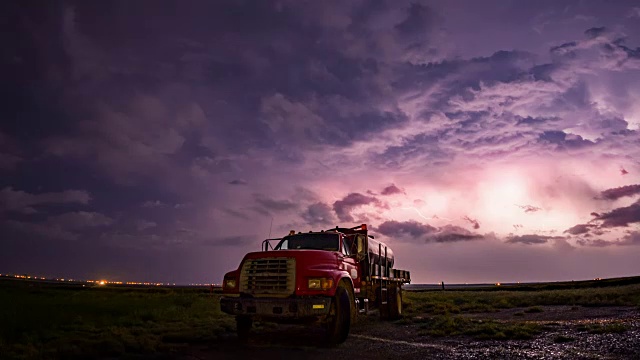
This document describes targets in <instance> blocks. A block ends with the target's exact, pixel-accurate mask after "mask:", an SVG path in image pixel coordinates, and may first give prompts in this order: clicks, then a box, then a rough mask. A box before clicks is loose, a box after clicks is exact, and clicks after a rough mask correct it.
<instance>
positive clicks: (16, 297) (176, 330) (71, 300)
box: [0, 278, 640, 359]
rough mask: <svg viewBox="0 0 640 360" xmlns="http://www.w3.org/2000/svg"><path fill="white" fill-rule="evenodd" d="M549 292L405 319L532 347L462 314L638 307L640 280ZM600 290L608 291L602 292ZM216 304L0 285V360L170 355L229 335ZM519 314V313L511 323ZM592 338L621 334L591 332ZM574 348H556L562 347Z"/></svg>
mask: <svg viewBox="0 0 640 360" xmlns="http://www.w3.org/2000/svg"><path fill="white" fill-rule="evenodd" d="M573 285H574V286H572V287H564V288H559V289H555V288H554V289H549V288H545V287H544V286H541V287H538V288H535V289H524V290H523V289H512V290H508V289H501V291H427V292H406V293H405V297H404V301H403V303H404V304H405V317H404V318H403V319H401V320H399V321H397V322H398V323H399V324H413V325H415V326H416V327H417V328H418V329H419V330H418V331H420V332H421V333H422V334H424V335H428V336H458V335H461V336H471V337H474V338H478V339H498V340H499V339H528V338H531V337H533V336H536V335H537V334H539V333H540V332H542V331H544V328H543V326H541V325H537V324H532V323H528V322H517V321H515V322H509V323H503V322H497V321H490V320H489V321H480V320H477V319H473V318H470V317H468V316H465V315H467V314H474V313H481V312H482V313H484V312H496V311H500V310H502V309H510V308H523V311H522V312H521V313H519V314H520V315H522V316H525V315H528V314H534V313H537V312H542V311H544V310H543V309H542V308H541V306H548V305H571V306H594V307H604V306H637V307H640V278H635V280H634V281H631V282H629V281H628V280H624V281H619V282H615V281H610V282H604V281H603V282H598V287H593V286H591V287H585V286H582V285H579V284H573ZM603 285H606V286H603ZM219 298H220V295H217V294H210V293H209V291H208V290H203V289H179V288H139V289H132V288H116V287H114V288H109V287H85V288H82V287H77V286H75V287H60V286H56V285H47V284H38V283H34V282H27V281H9V282H7V281H4V282H0V358H2V359H4V358H17V359H20V358H22V359H36V358H37V359H39V358H44V359H47V358H64V359H68V358H87V357H98V356H105V357H109V356H118V357H125V358H127V357H136V356H140V355H145V356H149V355H158V356H160V357H161V356H162V355H171V354H176V353H180V352H181V351H183V350H184V349H185V348H187V347H188V346H191V345H193V344H199V343H211V342H215V341H216V340H217V339H218V338H219V337H220V336H221V335H223V334H228V333H232V332H234V330H235V321H234V319H233V318H232V317H231V316H228V315H226V314H223V313H221V312H220V310H219ZM515 315H518V314H515ZM584 330H585V331H588V332H590V333H602V332H620V331H624V330H625V329H624V328H621V327H615V326H613V327H602V326H590V327H586V328H585V329H584ZM562 341H570V339H560V338H558V342H562Z"/></svg>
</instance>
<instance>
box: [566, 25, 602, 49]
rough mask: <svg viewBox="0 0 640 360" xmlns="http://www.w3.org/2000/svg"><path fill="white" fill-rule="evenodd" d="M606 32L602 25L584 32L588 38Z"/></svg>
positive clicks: (593, 37)
mask: <svg viewBox="0 0 640 360" xmlns="http://www.w3.org/2000/svg"><path fill="white" fill-rule="evenodd" d="M606 32H607V29H606V28H605V27H604V26H603V27H594V28H591V29H587V30H586V31H585V32H584V33H585V34H586V35H587V36H588V37H589V38H590V39H595V38H597V37H598V36H601V35H603V34H605V33H606ZM573 46H575V44H573Z"/></svg>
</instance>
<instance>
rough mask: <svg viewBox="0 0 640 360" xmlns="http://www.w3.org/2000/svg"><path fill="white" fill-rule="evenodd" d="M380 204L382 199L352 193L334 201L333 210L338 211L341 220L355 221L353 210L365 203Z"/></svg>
mask: <svg viewBox="0 0 640 360" xmlns="http://www.w3.org/2000/svg"><path fill="white" fill-rule="evenodd" d="M370 204H373V205H378V206H381V205H380V204H381V202H380V200H378V199H377V198H375V197H373V196H366V195H363V194H360V193H351V194H349V195H347V196H345V197H344V198H343V199H342V200H338V201H336V202H334V203H333V210H334V211H335V212H336V215H337V216H338V219H340V221H346V222H353V221H355V220H354V218H353V216H351V211H353V210H354V209H356V208H358V207H360V206H363V205H370Z"/></svg>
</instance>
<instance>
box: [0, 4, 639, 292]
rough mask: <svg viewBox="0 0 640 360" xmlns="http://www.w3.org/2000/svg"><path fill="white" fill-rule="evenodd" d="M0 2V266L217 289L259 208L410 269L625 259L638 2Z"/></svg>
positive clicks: (634, 193)
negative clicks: (358, 229)
mask: <svg viewBox="0 0 640 360" xmlns="http://www.w3.org/2000/svg"><path fill="white" fill-rule="evenodd" d="M0 12H1V13H2V14H3V16H2V19H1V20H0V27H1V29H2V31H1V32H0V37H1V38H2V50H1V51H0V64H1V69H2V70H1V71H2V73H1V79H2V82H1V85H0V88H1V91H2V96H1V98H0V99H1V100H0V101H1V107H0V109H1V110H0V273H7V272H13V273H30V274H37V275H43V276H58V277H74V278H83V279H87V278H89V279H96V278H106V279H109V280H122V281H159V282H176V283H195V282H216V283H219V282H221V281H222V276H223V275H224V273H225V272H226V271H229V270H232V269H234V268H236V267H237V265H238V264H239V262H240V260H241V258H242V256H243V255H244V254H245V253H246V252H248V251H257V250H259V249H260V243H261V241H262V240H263V239H265V238H267V237H268V236H269V231H270V224H271V222H273V226H272V229H271V237H280V236H283V235H285V234H286V233H288V231H289V230H292V229H295V230H296V231H304V232H306V231H309V230H321V229H328V228H331V227H335V226H336V225H340V226H344V227H347V226H348V227H351V226H356V225H359V224H361V223H367V224H369V226H370V228H371V233H372V234H374V235H376V238H379V239H381V240H382V241H384V242H386V243H387V244H388V245H389V246H390V247H391V248H392V249H393V251H394V253H395V255H396V267H398V268H401V269H407V270H410V271H411V273H412V278H413V282H414V283H435V282H439V281H445V283H447V282H448V283H455V282H460V283H464V282H469V283H476V282H498V281H500V282H511V281H513V282H515V281H523V282H524V281H555V280H571V279H574V280H579V279H592V278H595V277H603V278H604V277H615V276H630V275H640V260H639V259H640V3H639V2H638V1H637V0H635V1H595V0H594V1H521V0H518V1H515V0H514V1H506V0H505V1H485V0H483V1H410V2H403V1H395V0H388V1H382V0H380V1H299V0H281V1H175V2H174V1H64V2H63V1H2V2H0Z"/></svg>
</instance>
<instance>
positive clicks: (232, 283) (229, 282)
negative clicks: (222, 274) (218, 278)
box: [224, 279, 236, 289]
mask: <svg viewBox="0 0 640 360" xmlns="http://www.w3.org/2000/svg"><path fill="white" fill-rule="evenodd" d="M224 287H225V288H227V289H233V288H235V287H236V279H224Z"/></svg>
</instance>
